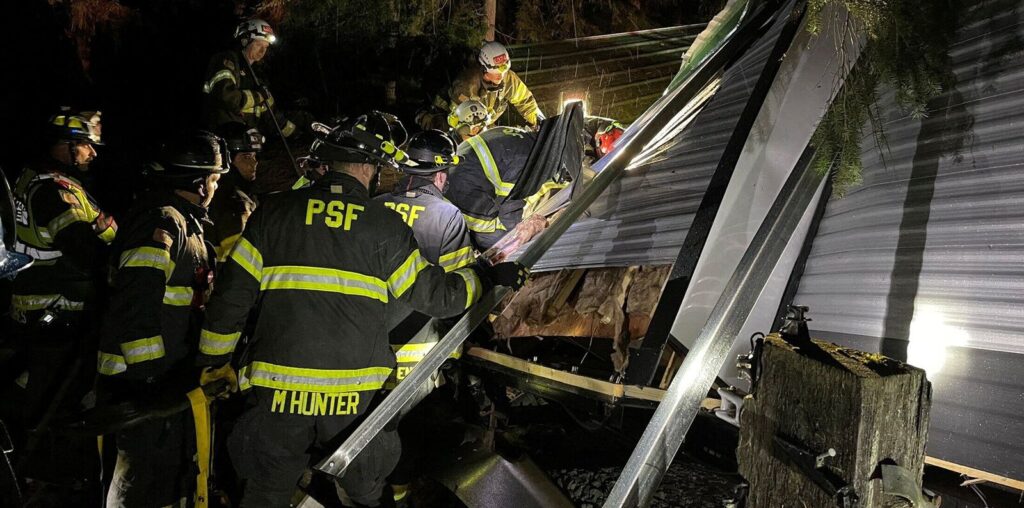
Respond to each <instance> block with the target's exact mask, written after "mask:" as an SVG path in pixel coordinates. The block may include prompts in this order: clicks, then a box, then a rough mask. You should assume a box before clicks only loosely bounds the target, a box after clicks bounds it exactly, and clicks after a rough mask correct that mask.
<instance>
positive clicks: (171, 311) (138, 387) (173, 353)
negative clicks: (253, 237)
mask: <svg viewBox="0 0 1024 508" xmlns="http://www.w3.org/2000/svg"><path fill="white" fill-rule="evenodd" d="M227 157H228V154H227V151H226V147H225V146H224V143H223V141H222V140H221V139H220V138H218V137H217V136H215V135H213V134H211V133H209V132H205V131H199V132H196V133H192V134H188V135H184V136H181V138H180V139H175V140H173V141H171V142H169V143H167V144H166V145H165V146H164V147H163V149H162V150H161V155H160V156H159V157H158V159H157V161H156V162H154V163H151V164H150V165H148V166H147V168H146V176H147V177H148V178H149V179H150V181H151V183H152V189H153V190H152V191H150V192H149V193H147V194H143V195H141V196H140V197H139V198H138V199H137V201H136V204H135V206H134V208H133V210H132V211H131V212H130V213H129V219H128V221H127V222H125V224H124V226H123V227H122V229H121V231H120V234H119V235H118V239H117V240H116V241H115V243H114V247H115V248H114V256H113V258H112V261H113V263H114V266H113V267H112V269H113V273H114V277H113V295H112V297H111V300H110V307H109V309H108V311H107V314H106V316H105V318H104V320H103V326H102V328H101V335H100V350H99V358H98V367H97V369H98V371H99V374H100V380H99V381H100V384H99V386H98V388H99V390H100V391H101V393H102V394H105V395H104V398H108V399H113V400H114V401H116V400H118V399H120V398H131V399H134V400H139V401H150V400H153V399H154V398H156V397H159V396H160V394H163V393H166V392H168V391H174V390H175V389H176V388H177V386H178V384H179V383H181V382H182V380H183V379H186V378H187V380H191V377H192V373H193V372H194V361H195V360H194V355H195V350H196V346H197V343H198V335H199V323H200V319H201V316H202V314H201V312H202V306H203V303H204V301H205V293H206V291H207V289H208V288H209V285H210V282H211V280H212V271H211V269H212V266H213V265H212V261H213V260H212V257H211V255H210V251H211V250H212V249H210V248H208V244H207V243H206V242H205V241H204V239H203V227H204V224H208V221H207V219H206V206H207V205H208V204H209V202H210V199H211V198H213V194H214V191H215V190H216V189H217V179H218V178H219V177H220V175H221V174H223V173H226V172H227V171H228V163H227ZM192 381H193V383H194V380H192ZM179 391H180V392H184V390H179ZM192 442H193V436H192V422H191V419H190V418H189V413H188V412H185V413H179V414H176V415H172V416H169V417H166V418H156V419H153V420H149V421H146V422H144V423H141V424H139V425H136V426H133V427H129V428H126V429H124V430H122V431H120V432H118V434H117V449H118V454H117V465H116V466H115V469H114V478H113V480H112V481H111V485H110V490H109V491H108V493H107V506H110V507H121V506H124V507H135V506H140V507H148V506H167V505H171V504H176V503H178V502H179V500H181V499H183V498H185V499H188V498H190V496H191V494H190V493H191V492H192V491H193V489H194V483H195V475H194V473H192V470H193V469H192V449H193V445H192Z"/></svg>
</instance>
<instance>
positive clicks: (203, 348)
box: [199, 328, 242, 356]
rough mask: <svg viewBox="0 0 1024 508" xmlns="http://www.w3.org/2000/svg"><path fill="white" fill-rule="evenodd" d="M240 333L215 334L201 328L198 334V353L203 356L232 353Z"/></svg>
mask: <svg viewBox="0 0 1024 508" xmlns="http://www.w3.org/2000/svg"><path fill="white" fill-rule="evenodd" d="M241 336H242V332H235V333H217V332H211V331H210V330H207V329H206V328H203V330H202V331H201V332H199V352H200V353H203V354H204V355H210V356H220V355H226V354H230V353H232V352H234V350H235V345H236V344H238V338H239V337H241Z"/></svg>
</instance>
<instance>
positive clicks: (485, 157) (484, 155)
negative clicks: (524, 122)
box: [468, 136, 515, 197]
mask: <svg viewBox="0 0 1024 508" xmlns="http://www.w3.org/2000/svg"><path fill="white" fill-rule="evenodd" d="M468 141H469V146H471V147H473V151H474V152H476V157H477V158H478V159H480V166H482V167H483V169H484V175H485V176H486V177H487V180H488V181H490V182H491V185H493V186H494V194H495V195H496V196H498V197H505V196H508V195H509V193H510V192H512V188H513V187H515V184H514V183H508V182H504V181H502V180H501V173H500V172H499V171H498V164H497V163H495V162H494V157H493V156H492V155H491V149H490V148H487V143H485V142H484V140H483V139H480V137H479V136H473V137H471V138H469V140H468Z"/></svg>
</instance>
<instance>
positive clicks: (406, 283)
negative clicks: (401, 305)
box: [388, 249, 430, 298]
mask: <svg viewBox="0 0 1024 508" xmlns="http://www.w3.org/2000/svg"><path fill="white" fill-rule="evenodd" d="M428 266H430V262H429V261H427V260H426V258H424V257H423V256H422V255H420V250H419V249H416V250H414V251H412V253H411V254H409V257H407V258H405V261H404V262H403V263H402V265H401V266H399V267H398V269H397V270H395V271H394V273H392V274H391V276H390V277H388V289H390V290H391V294H393V295H395V298H400V297H401V296H402V294H404V293H405V291H406V290H407V289H409V287H410V286H412V285H413V283H414V282H416V276H417V275H419V273H420V272H421V271H423V269H424V268H426V267H428Z"/></svg>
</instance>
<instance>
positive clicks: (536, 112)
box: [416, 42, 544, 130]
mask: <svg viewBox="0 0 1024 508" xmlns="http://www.w3.org/2000/svg"><path fill="white" fill-rule="evenodd" d="M468 100H476V101H479V102H480V103H481V104H483V105H484V107H485V108H486V109H487V114H488V115H489V119H488V120H487V123H486V125H485V128H488V127H490V126H492V125H493V124H494V122H497V121H498V119H499V118H501V115H503V114H504V113H505V110H506V109H507V108H508V105H509V104H511V105H513V106H515V108H516V110H517V111H518V112H519V114H520V115H522V117H523V120H525V121H526V123H527V125H530V126H531V127H536V126H537V125H539V124H540V122H541V121H543V120H544V113H542V112H541V110H540V107H539V106H538V105H537V99H535V98H534V96H533V92H531V91H530V89H529V88H527V87H526V84H525V83H523V80H522V79H520V78H519V76H518V75H517V74H516V73H515V71H513V70H512V58H511V57H510V56H509V54H508V50H507V49H505V46H503V45H502V44H501V43H498V42H487V43H485V44H484V45H483V46H481V47H480V51H479V52H478V53H477V61H476V62H474V63H472V64H470V65H469V66H467V67H466V68H465V69H464V70H463V71H462V72H461V73H460V74H459V75H458V77H456V78H455V81H454V82H453V83H452V86H451V88H449V89H448V93H447V96H445V97H442V96H440V95H439V96H437V97H436V98H435V99H434V104H433V105H432V107H431V108H430V109H428V110H426V111H422V112H420V113H419V114H418V115H417V116H416V123H417V124H419V126H420V127H421V128H423V129H424V130H428V129H444V128H445V126H444V123H445V119H446V118H448V116H449V115H451V114H453V113H455V110H456V108H457V107H458V106H459V104H462V103H464V102H466V101H468Z"/></svg>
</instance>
